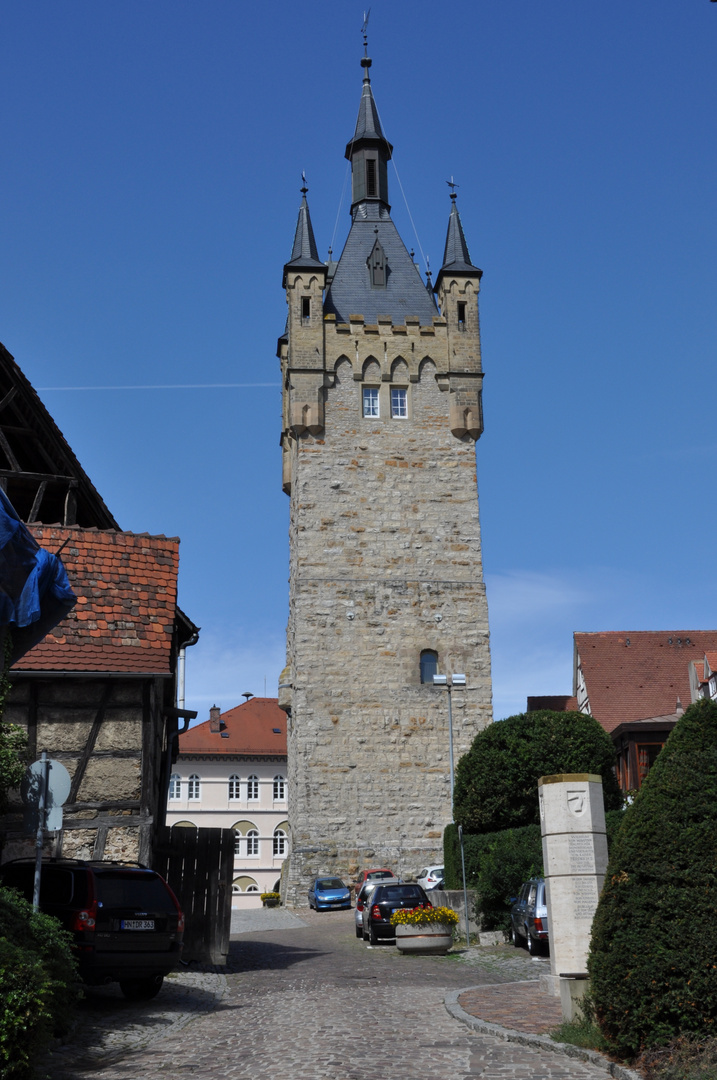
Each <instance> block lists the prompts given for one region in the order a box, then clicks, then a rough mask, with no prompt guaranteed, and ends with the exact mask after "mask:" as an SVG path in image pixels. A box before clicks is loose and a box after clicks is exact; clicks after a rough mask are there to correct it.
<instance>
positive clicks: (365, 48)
mask: <svg viewBox="0 0 717 1080" xmlns="http://www.w3.org/2000/svg"><path fill="white" fill-rule="evenodd" d="M370 15H371V8H369V9H368V11H364V13H363V26H362V27H361V33H362V34H363V54H364V56H368V20H369V17H370Z"/></svg>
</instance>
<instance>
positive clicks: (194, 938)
mask: <svg viewBox="0 0 717 1080" xmlns="http://www.w3.org/2000/svg"><path fill="white" fill-rule="evenodd" d="M235 836H236V834H235V832H234V830H233V829H189V828H187V827H186V826H183V827H179V828H177V827H176V826H175V827H174V828H168V827H167V826H164V827H163V828H161V829H159V831H158V835H157V843H156V846H155V857H154V866H153V869H154V870H156V871H157V873H158V874H161V875H162V877H163V878H165V879H166V880H167V882H168V883H169V885H170V886H171V887H172V889H173V890H174V892H175V894H176V896H177V900H178V901H179V906H180V907H181V909H182V911H183V912H184V950H183V952H182V958H183V959H184V960H195V961H198V962H199V963H209V964H225V963H226V961H227V954H228V952H229V932H230V928H231V917H232V875H233V870H234V840H235Z"/></svg>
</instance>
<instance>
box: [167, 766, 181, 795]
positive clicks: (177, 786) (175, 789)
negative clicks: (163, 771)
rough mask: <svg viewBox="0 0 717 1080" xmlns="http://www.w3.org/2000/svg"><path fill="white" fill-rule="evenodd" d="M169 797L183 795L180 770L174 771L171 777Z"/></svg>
mask: <svg viewBox="0 0 717 1080" xmlns="http://www.w3.org/2000/svg"><path fill="white" fill-rule="evenodd" d="M169 797H170V799H181V797H182V778H181V776H180V775H179V773H178V772H174V773H172V775H171V776H170V778H169Z"/></svg>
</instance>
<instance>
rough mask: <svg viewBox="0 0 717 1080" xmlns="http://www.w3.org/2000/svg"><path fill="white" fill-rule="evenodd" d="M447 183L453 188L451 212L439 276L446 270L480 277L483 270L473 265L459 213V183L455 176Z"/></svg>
mask: <svg viewBox="0 0 717 1080" xmlns="http://www.w3.org/2000/svg"><path fill="white" fill-rule="evenodd" d="M446 183H447V184H448V186H449V188H450V189H451V213H450V217H449V218H448V231H447V233H446V246H445V250H444V252H443V265H442V267H441V269H440V271H439V277H440V275H441V274H443V273H444V272H446V273H447V272H450V273H452V274H471V275H472V274H478V276H479V277H480V275H481V271H480V270H479V269H478V267H477V266H474V265H473V263H472V262H471V257H470V255H469V254H468V245H467V244H466V238H465V235H464V233H463V226H462V224H461V216H460V214H459V213H458V206H457V199H458V196H457V194H456V188H457V187H458V184H456V182H455V181H454V179H453V177H451V178H450V180H446ZM436 284H437V283H436Z"/></svg>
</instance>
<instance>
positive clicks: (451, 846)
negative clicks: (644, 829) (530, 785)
mask: <svg viewBox="0 0 717 1080" xmlns="http://www.w3.org/2000/svg"><path fill="white" fill-rule="evenodd" d="M623 816H624V810H611V811H609V812H608V813H607V814H606V815H605V826H606V832H607V842H608V850H609V849H610V847H611V846H612V843H613V839H614V837H615V835H616V834H617V831H618V829H619V828H620V824H621V822H622V819H623ZM463 847H464V850H465V859H466V884H467V886H468V888H469V889H475V890H476V915H478V914H479V915H480V922H481V927H480V928H481V930H504V931H505V932H506V933H507V931H508V930H509V929H510V907H511V903H512V898H513V897H515V896H517V895H518V891H519V889H520V886H521V885H522V884H523V883H524V882H526V881H527V880H528V879H529V878H531V877H541V876H542V874H543V845H542V840H541V837H540V826H539V825H525V826H523V828H522V829H503V830H502V831H501V832H494V833H483V834H481V835H475V834H471V833H465V832H464V833H463ZM443 855H444V867H445V880H446V888H447V889H461V888H463V876H462V872H461V848H460V844H459V842H458V827H457V826H456V825H448V826H446V830H445V832H444V834H443Z"/></svg>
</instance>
